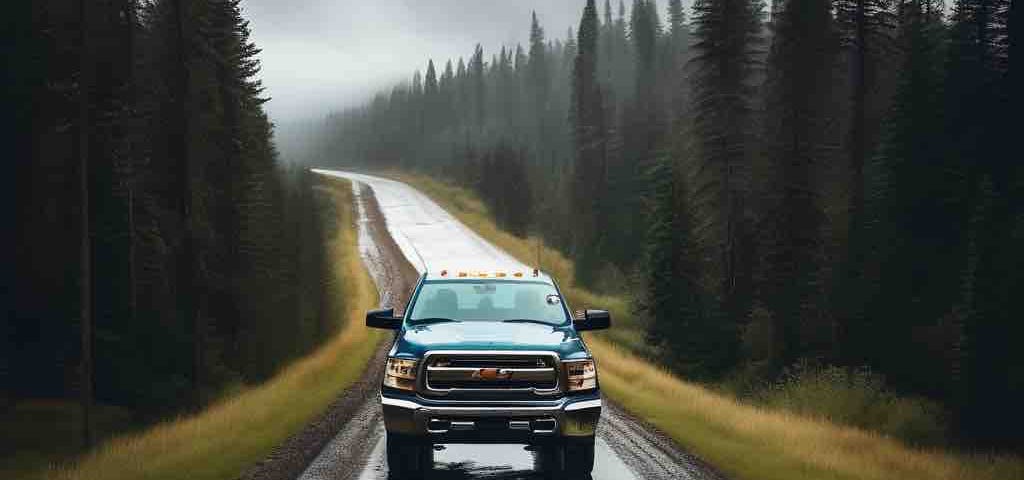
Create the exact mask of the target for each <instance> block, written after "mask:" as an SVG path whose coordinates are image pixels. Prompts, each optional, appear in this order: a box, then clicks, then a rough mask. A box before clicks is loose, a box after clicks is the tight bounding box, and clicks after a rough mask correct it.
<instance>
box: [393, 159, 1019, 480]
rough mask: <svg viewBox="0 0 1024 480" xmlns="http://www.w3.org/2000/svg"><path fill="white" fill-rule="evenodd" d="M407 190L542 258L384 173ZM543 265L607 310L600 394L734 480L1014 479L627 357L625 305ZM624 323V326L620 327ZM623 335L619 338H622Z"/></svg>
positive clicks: (545, 253) (474, 216)
mask: <svg viewBox="0 0 1024 480" xmlns="http://www.w3.org/2000/svg"><path fill="white" fill-rule="evenodd" d="M388 176H389V177H392V178H395V179H397V180H400V181H403V182H405V183H408V184H410V185H413V186H414V187H416V188H417V189H419V190H420V191H421V192H423V193H425V194H426V195H427V196H429V197H431V198H432V199H433V200H434V201H436V202H437V203H438V204H440V205H441V206H442V207H444V208H445V209H446V210H448V211H449V212H450V213H451V214H453V215H454V216H455V217H456V218H458V219H459V220H460V221H461V222H462V223H464V224H466V226H468V227H469V228H471V229H472V230H474V231H475V232H476V233H477V234H479V235H480V236H481V237H483V238H485V239H487V240H488V241H490V242H491V243H493V244H495V245H497V246H499V247H501V248H502V249H504V250H505V251H506V252H508V253H509V254H511V255H513V256H514V257H516V258H518V259H519V260H520V261H523V262H524V263H527V264H535V263H536V259H537V258H538V240H537V239H536V238H530V239H522V238H519V237H516V236H514V235H511V234H509V233H507V232H504V231H502V230H500V229H499V228H498V227H497V226H496V224H495V223H494V221H493V219H492V217H491V216H490V215H489V214H488V212H487V209H486V207H485V206H484V205H483V203H482V202H480V200H479V199H478V198H477V197H476V196H475V195H474V194H473V193H472V192H470V191H468V190H466V189H463V188H459V187H456V186H453V185H450V184H446V183H442V182H439V181H437V180H434V179H432V178H429V177H425V176H421V175H410V174H406V173H396V172H391V173H388ZM540 259H541V265H542V267H543V268H544V270H545V271H547V272H548V273H550V274H551V275H552V276H554V277H555V278H556V279H558V280H560V281H561V282H562V289H563V291H564V292H565V294H566V296H568V297H569V298H568V300H569V302H570V303H571V304H572V305H574V306H576V307H607V308H608V309H609V310H611V311H612V313H613V316H614V317H615V320H616V322H615V324H614V325H613V327H612V330H610V331H609V332H607V334H602V335H596V336H595V335H589V336H588V337H587V344H588V345H589V347H590V348H591V350H592V352H593V353H594V355H595V357H596V358H597V359H598V361H599V363H600V379H601V388H602V390H603V391H604V393H605V394H606V395H607V396H609V397H610V398H612V399H613V400H615V401H616V402H618V403H619V404H621V405H622V406H624V407H625V408H626V409H627V410H629V411H630V412H632V413H633V414H635V415H637V416H639V417H640V418H642V419H644V420H646V421H648V422H650V423H651V424H653V425H654V426H655V427H657V428H658V429H660V430H662V431H664V432H665V433H666V434H668V435H669V436H671V437H672V438H673V439H674V440H675V441H676V442H678V443H679V444H680V445H683V446H684V447H686V448H687V449H688V450H689V451H691V452H693V453H694V454H696V455H698V456H699V457H701V458H702V459H704V460H705V461H707V462H708V463H710V464H712V465H714V466H715V467H716V468H717V469H719V470H721V471H722V472H724V473H725V474H726V475H727V476H728V477H730V478H736V479H746V480H800V479H806V480H829V479H837V480H839V479H863V480H917V479H920V480H953V479H962V480H990V479H991V480H994V479H1005V480H1011V479H1014V480H1019V479H1022V478H1024V461H1022V460H1021V459H1020V458H1016V457H994V456H964V455H957V454H953V453H950V452H946V451H943V450H939V449H921V448H913V447H910V446H908V445H906V444H903V443H901V442H899V441H898V440H895V439H892V438H889V437H885V436H883V435H880V434H877V433H872V432H868V431H865V430H861V429H857V428H853V427H843V426H839V425H836V424H834V423H831V422H829V421H827V420H824V419H819V418H814V417H810V416H806V415H799V414H796V413H792V412H789V411H787V410H785V409H768V408H764V407H757V406H752V405H749V404H744V403H741V402H739V401H737V400H736V399H734V398H731V397H729V396H727V395H725V394H722V393H717V392H713V391H711V390H709V389H707V388H704V387H702V386H700V385H696V384H693V383H690V382H686V381H684V380H682V379H680V378H679V377H676V376H674V375H672V374H670V373H669V372H667V371H665V370H664V369H662V368H659V367H657V366H655V365H652V364H651V363H649V362H647V361H645V360H643V359H641V358H639V357H637V356H636V355H635V354H634V353H632V352H642V351H645V348H644V346H643V342H644V338H643V330H642V324H641V322H639V321H638V320H636V319H634V318H633V317H632V314H631V312H630V311H629V301H628V299H625V298H620V297H614V296H601V295H596V294H594V293H592V292H589V291H587V290H586V289H583V288H580V287H578V286H576V285H575V284H574V283H573V281H572V279H573V267H572V262H571V261H570V260H569V259H567V258H565V256H563V255H561V254H560V253H559V252H557V251H555V250H553V249H550V248H547V247H544V246H541V248H540ZM621 319H626V322H625V325H623V322H621V321H620V320H621ZM623 330H624V332H623Z"/></svg>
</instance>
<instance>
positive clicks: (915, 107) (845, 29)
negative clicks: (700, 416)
mask: <svg viewBox="0 0 1024 480" xmlns="http://www.w3.org/2000/svg"><path fill="white" fill-rule="evenodd" d="M581 3H584V2H581ZM947 7H952V8H951V9H949V8H947ZM1020 17H1021V14H1020V2H1019V1H1016V0H957V1H955V3H953V4H952V5H950V6H947V5H944V4H943V3H942V2H940V1H936V0H903V1H890V0H833V1H832V2H815V1H805V0H774V1H773V2H771V4H770V5H766V4H765V3H763V2H761V1H759V0H696V1H695V2H693V3H692V5H691V8H690V9H689V10H687V9H684V8H683V5H682V3H681V2H680V1H678V0H669V1H668V3H667V4H666V5H659V4H658V3H657V2H656V1H654V0H634V1H633V2H631V5H625V4H624V2H618V3H617V4H613V3H612V2H610V1H607V0H606V1H605V2H603V4H599V3H598V2H594V1H587V2H585V5H584V8H583V10H582V12H581V21H580V23H579V25H578V26H577V28H576V29H575V30H574V31H573V30H571V31H570V32H569V34H568V35H567V36H564V37H563V38H561V39H552V38H550V37H549V36H548V35H547V31H546V30H545V29H544V27H543V19H540V18H537V17H536V15H534V16H533V18H524V19H523V27H524V31H526V29H527V28H529V31H530V44H529V45H528V46H526V47H520V46H510V47H507V48H506V49H505V50H504V51H503V52H499V53H496V54H492V56H491V58H492V60H491V61H490V62H487V61H486V59H487V58H488V56H487V55H486V54H485V52H482V51H481V49H480V47H479V46H477V48H476V50H475V51H474V53H473V55H472V56H471V57H469V60H468V62H467V61H465V60H463V59H452V60H451V61H450V62H448V63H449V64H456V65H459V66H460V67H459V68H457V69H455V70H454V73H452V74H445V75H441V79H440V80H438V84H439V85H438V89H437V90H436V91H435V90H433V89H427V88H424V89H423V90H422V92H421V91H419V90H418V89H417V88H416V87H415V85H411V84H405V85H397V86H395V87H394V88H393V89H392V90H391V91H388V92H384V93H381V94H380V95H378V96H377V97H375V98H374V99H373V101H371V102H370V103H369V104H367V105H366V106H364V107H362V108H358V109H353V110H348V111H343V112H338V113H336V114H334V115H332V116H331V117H330V118H328V119H327V120H326V122H323V124H321V125H319V126H318V127H317V129H318V132H317V133H318V135H319V138H320V139H321V141H320V142H317V143H316V144H315V146H314V148H313V150H312V151H310V152H307V155H308V158H309V159H310V160H312V161H316V162H318V163H322V164H327V165H331V164H344V165H351V166H362V167H371V168H382V169H388V168H396V167H397V168H411V169H415V170H419V171H423V172H427V173H430V174H434V175H436V176H439V177H442V178H445V179H448V180H452V181H456V182H462V183H464V184H467V185H471V186H477V185H481V184H484V183H488V184H489V181H487V182H485V181H483V180H482V179H484V178H487V177H488V174H487V170H488V169H495V170H497V171H503V170H501V169H503V168H514V169H515V170H516V171H517V172H518V169H519V168H520V167H519V165H521V166H522V177H515V178H517V180H516V181H517V182H520V181H522V183H523V185H522V187H523V189H528V190H529V192H530V198H531V199H532V201H531V202H523V201H518V200H512V199H511V197H510V196H509V195H511V194H512V192H510V191H508V190H506V189H501V188H494V187H488V188H480V189H479V192H480V194H481V196H482V197H483V198H484V199H485V201H486V202H488V204H489V205H491V208H492V209H493V210H494V212H495V213H496V215H497V216H498V218H499V219H500V218H502V217H507V216H508V215H509V213H508V212H509V211H510V210H509V208H510V207H511V209H512V210H514V211H515V212H516V213H515V214H514V215H513V216H514V217H516V218H517V220H516V221H515V222H513V223H514V224H515V227H512V226H511V225H512V223H507V222H508V220H499V221H502V222H506V225H508V226H509V227H508V228H510V229H513V230H514V231H515V232H516V233H517V234H520V235H523V234H526V233H535V234H539V235H540V236H542V237H543V238H544V239H545V241H547V242H548V243H549V244H550V245H553V246H555V247H557V248H559V249H561V250H562V251H564V252H565V253H566V254H567V255H569V256H570V257H572V258H573V259H574V261H575V264H576V279H575V280H576V281H578V282H581V283H582V284H584V285H587V286H589V287H592V288H596V289H598V290H602V291H617V292H620V291H622V290H624V289H626V288H628V289H629V291H631V292H632V298H633V301H634V306H635V311H636V312H637V313H638V314H639V315H640V316H641V317H642V318H643V320H644V324H645V326H646V327H647V329H648V340H649V341H648V344H649V349H648V350H647V351H645V352H640V353H643V354H646V355H649V356H650V357H652V358H653V359H655V360H657V361H660V362H663V363H665V364H667V365H668V366H670V367H671V368H673V369H675V370H676V371H678V372H681V373H683V374H685V375H686V376H688V377H690V378H695V379H701V380H708V381H720V380H722V379H725V378H732V379H735V378H738V377H745V378H748V379H752V381H754V382H758V381H761V382H763V381H769V380H771V379H773V378H776V376H777V375H778V374H779V372H780V371H782V370H783V369H785V368H786V367H788V366H791V365H793V364H794V363H797V362H802V361H812V362H819V363H823V364H833V365H838V366H841V367H849V368H860V367H869V368H870V369H872V371H874V372H876V373H878V374H880V375H883V376H884V377H885V378H886V380H887V382H888V384H889V386H890V388H892V389H894V390H896V391H897V392H899V393H905V394H912V395H923V396H927V397H929V398H932V399H934V400H937V401H939V402H941V403H942V404H943V405H945V406H946V407H947V408H948V410H949V412H950V413H951V419H952V421H953V423H954V425H955V426H956V431H957V433H958V436H957V438H958V439H960V440H962V441H964V442H967V443H972V444H977V445H1003V446H1006V445H1016V446H1019V445H1020V437H1019V435H1016V434H1015V432H1019V431H1020V429H1021V427H1022V426H1024V416H1022V415H1020V414H1019V413H1017V412H1016V411H1015V410H1016V409H1014V408H1012V407H1011V406H1010V404H1011V403H1013V402H1019V400H1020V399H1021V398H1022V395H1024V387H1022V385H1024V380H1022V379H1024V372H1022V371H1021V368H1022V367H1021V366H1022V365H1024V357H1022V356H1021V353H1020V352H1021V351H1024V350H1021V349H1017V348H1014V347H1013V344H1014V342H1015V340H1016V339H1018V338H1020V334H1021V333H1022V332H1021V328H1022V327H1021V323H1020V322H1017V321H1015V320H1014V319H1015V318H1016V317H1018V316H1019V315H1020V311H1021V305H1020V302H1021V300H1020V298H1022V295H1020V293H1021V289H1020V285H1021V284H1022V283H1021V280H1022V279H1021V272H1022V271H1024V268H1022V267H1024V265H1022V257H1021V255H1022V254H1021V251H1020V250H1021V249H1020V248H1019V245H1021V244H1022V243H1021V235H1022V231H1024V216H1022V215H1024V214H1022V210H1021V209H1022V208H1024V196H1022V195H1024V193H1022V187H1021V185H1022V181H1024V176H1022V162H1021V158H1024V157H1022V156H1021V155H1020V154H1019V153H1017V152H1016V151H1015V150H1014V149H1013V146H1012V144H1011V139H1012V138H1014V134H1015V133H1016V130H1018V129H1019V127H1017V125H1019V123H1020V122H1019V121H1018V120H1017V119H1016V118H1015V114H1016V113H1017V112H1019V111H1020V107H1021V103H1020V102H1021V100H1020V85H1021V82H1020V73H1019V72H1020V65H1019V64H1020V60H1019V59H1018V57H1019V56H1020V54H1019V51H1020V30H1021V28H1020V27H1019V26H1018V24H1019V23H1021V22H1020ZM435 60H436V59H435ZM435 65H436V64H435ZM463 65H469V66H468V67H465V68H463V67H462V66H463ZM428 70H429V64H428ZM447 71H453V70H452V69H446V72H447ZM428 90H429V91H428ZM416 119H422V120H416ZM418 121H422V122H425V124H427V125H430V128H431V129H432V130H422V129H417V128H415V125H416V123H415V122H418ZM502 151H507V152H518V154H517V155H511V154H502V155H496V154H494V153H491V152H502ZM496 158H507V159H511V158H516V159H518V160H516V161H512V160H502V161H498V162H496V161H495V159H496ZM481 165H483V169H482V170H481V168H480V166H481ZM502 175H508V174H505V173H503V174H502ZM519 178H522V179H523V180H519ZM518 219H526V220H525V222H526V223H525V224H523V223H520V221H521V220H518ZM524 225H525V226H524ZM1015 435H1016V437H1015Z"/></svg>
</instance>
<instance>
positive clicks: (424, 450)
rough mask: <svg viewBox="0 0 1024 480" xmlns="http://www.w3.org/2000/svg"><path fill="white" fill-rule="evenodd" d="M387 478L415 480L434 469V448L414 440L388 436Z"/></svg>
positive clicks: (392, 479)
mask: <svg viewBox="0 0 1024 480" xmlns="http://www.w3.org/2000/svg"><path fill="white" fill-rule="evenodd" d="M387 457H388V472H389V474H388V478H389V479H391V480H415V479H419V478H422V477H423V475H424V474H426V473H427V472H429V471H430V470H431V469H432V468H433V467H434V446H433V445H431V444H430V443H426V442H423V441H421V440H417V439H414V438H409V437H403V436H400V435H392V434H388V436H387Z"/></svg>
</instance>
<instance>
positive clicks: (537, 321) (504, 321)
mask: <svg viewBox="0 0 1024 480" xmlns="http://www.w3.org/2000/svg"><path fill="white" fill-rule="evenodd" d="M501 323H536V324H538V325H544V326H547V327H557V326H558V325H556V324H554V323H551V322H545V321H543V320H533V319H530V318H513V319H509V320H502V321H501Z"/></svg>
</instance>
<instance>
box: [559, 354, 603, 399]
mask: <svg viewBox="0 0 1024 480" xmlns="http://www.w3.org/2000/svg"><path fill="white" fill-rule="evenodd" d="M563 365H564V366H565V375H566V380H568V382H567V383H568V385H569V391H570V392H580V391H584V390H593V389H595V388H597V366H596V365H595V364H594V361H593V360H583V361H579V362H566V363H564V364H563Z"/></svg>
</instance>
